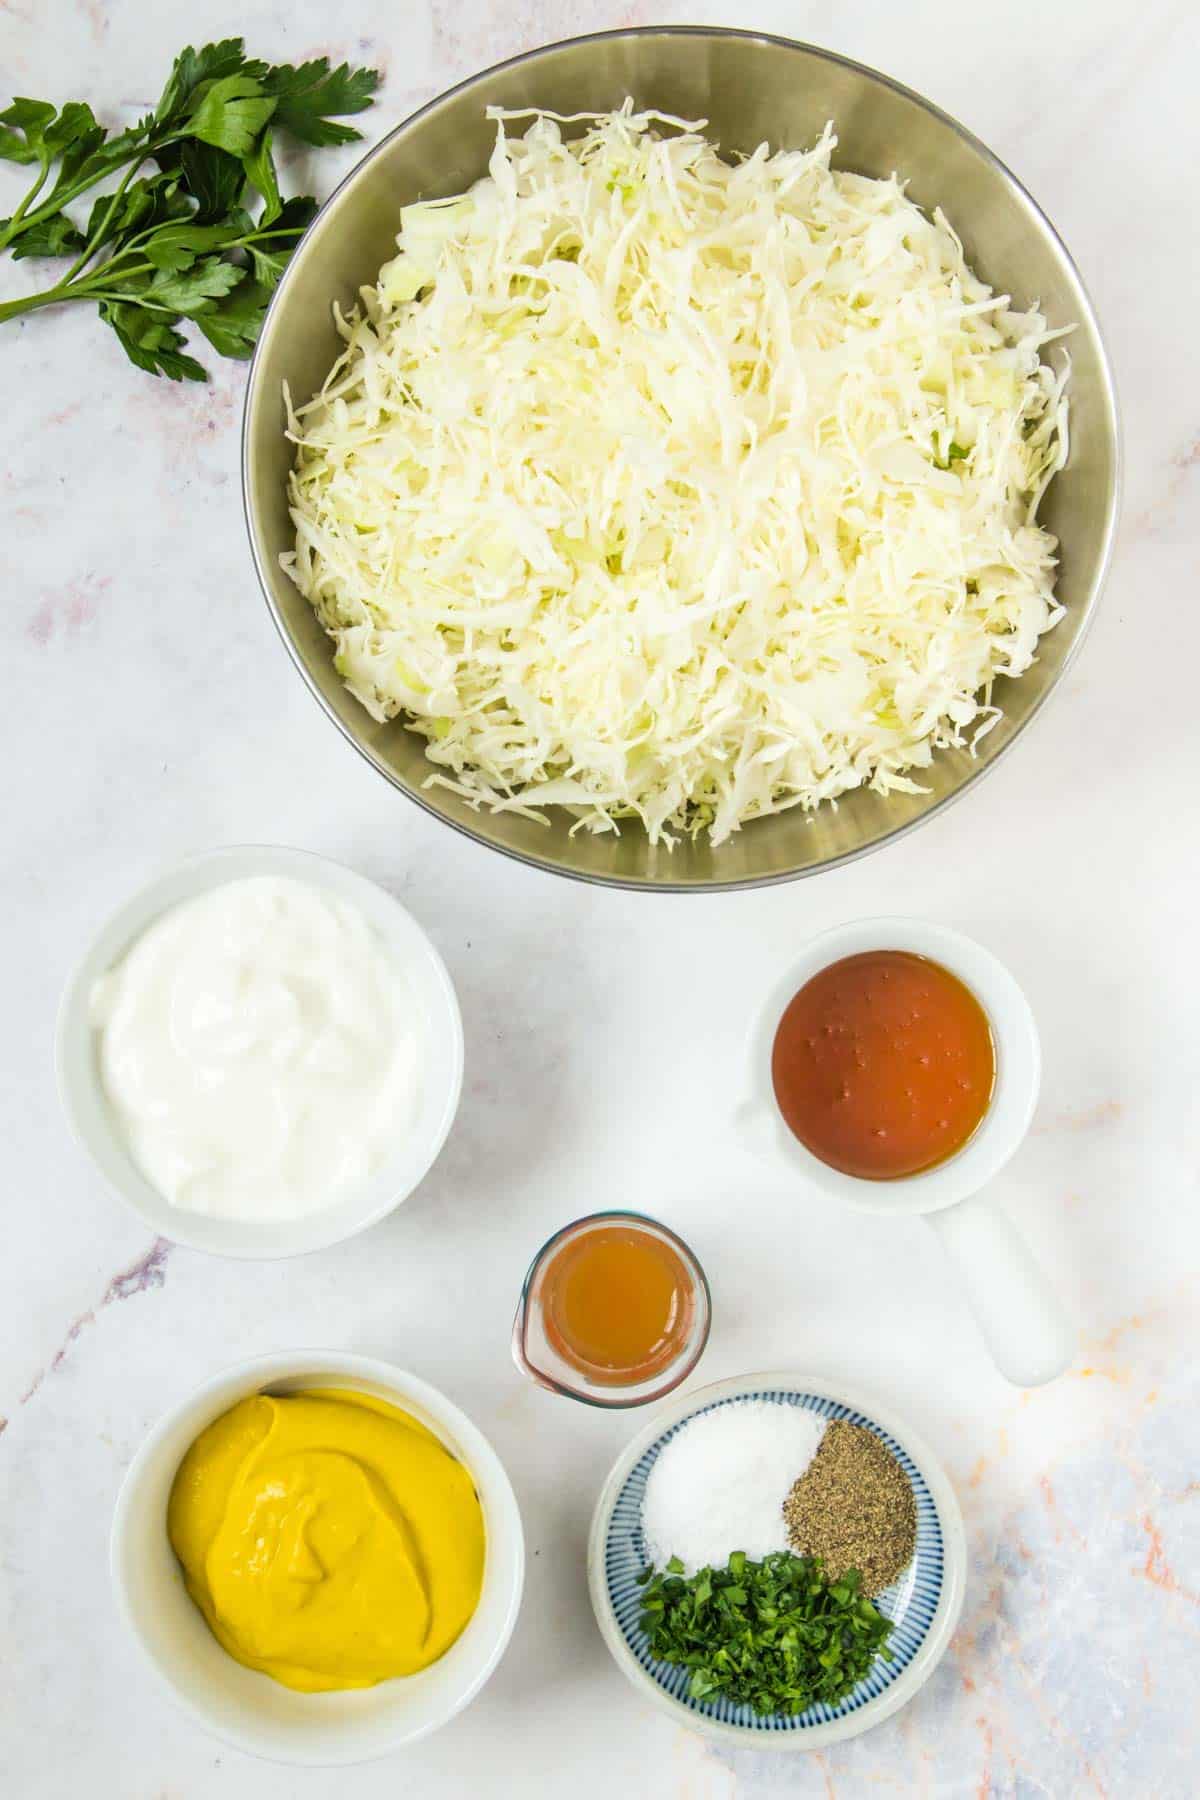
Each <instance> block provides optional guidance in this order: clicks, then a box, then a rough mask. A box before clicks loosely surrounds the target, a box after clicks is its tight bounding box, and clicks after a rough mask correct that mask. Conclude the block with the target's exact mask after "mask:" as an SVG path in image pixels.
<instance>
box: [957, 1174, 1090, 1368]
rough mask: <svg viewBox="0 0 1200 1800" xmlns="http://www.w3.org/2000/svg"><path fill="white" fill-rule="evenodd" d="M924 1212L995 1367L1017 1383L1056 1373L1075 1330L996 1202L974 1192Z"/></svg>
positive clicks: (1070, 1355)
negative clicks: (949, 1204)
mask: <svg viewBox="0 0 1200 1800" xmlns="http://www.w3.org/2000/svg"><path fill="white" fill-rule="evenodd" d="M926 1218H927V1219H928V1222H929V1224H930V1225H931V1227H932V1228H933V1230H934V1232H935V1233H936V1235H937V1236H938V1237H939V1238H940V1239H941V1241H942V1245H943V1247H944V1249H945V1251H946V1254H947V1255H948V1256H949V1258H950V1261H951V1262H952V1263H953V1264H954V1266H955V1269H956V1271H957V1273H958V1276H959V1280H960V1282H961V1283H962V1287H963V1290H964V1292H965V1296H966V1300H967V1304H968V1305H969V1306H970V1308H971V1311H972V1312H973V1313H974V1314H975V1320H976V1323H977V1324H978V1326H979V1329H980V1331H981V1332H982V1333H983V1338H984V1341H985V1343H986V1344H987V1347H988V1349H989V1350H990V1351H991V1354H992V1358H993V1360H994V1362H995V1364H996V1367H997V1368H998V1369H999V1370H1000V1373H1001V1374H1002V1375H1004V1376H1006V1377H1007V1379H1008V1380H1009V1381H1011V1382H1012V1383H1013V1384H1014V1385H1015V1386H1016V1387H1040V1386H1041V1384H1042V1383H1043V1382H1045V1381H1053V1380H1054V1378H1055V1376H1056V1375H1061V1374H1062V1372H1063V1370H1064V1369H1066V1368H1068V1367H1069V1366H1070V1364H1071V1362H1072V1360H1073V1359H1074V1356H1075V1350H1076V1333H1075V1329H1074V1327H1073V1326H1072V1324H1071V1322H1070V1320H1069V1319H1068V1317H1067V1315H1066V1313H1065V1312H1064V1310H1063V1308H1062V1305H1061V1303H1060V1302H1059V1300H1058V1297H1057V1295H1056V1294H1055V1293H1054V1290H1053V1289H1052V1288H1051V1286H1050V1284H1049V1282H1048V1281H1047V1280H1046V1277H1045V1276H1044V1275H1043V1274H1042V1271H1041V1270H1040V1269H1039V1267H1038V1265H1037V1264H1036V1263H1035V1262H1034V1260H1033V1257H1032V1255H1031V1254H1030V1250H1029V1246H1028V1245H1027V1244H1026V1243H1025V1241H1024V1239H1023V1238H1022V1237H1020V1236H1019V1234H1018V1233H1017V1231H1016V1230H1015V1229H1014V1228H1013V1226H1012V1225H1011V1224H1010V1223H1009V1221H1008V1219H1007V1218H1006V1217H1005V1215H1004V1213H1003V1212H1001V1210H1000V1208H999V1207H998V1206H997V1205H996V1204H995V1203H994V1202H991V1201H987V1200H983V1199H981V1198H979V1196H978V1195H977V1196H975V1197H974V1198H973V1199H970V1200H960V1201H959V1202H958V1204H957V1205H955V1206H947V1207H945V1208H943V1209H942V1211H940V1212H934V1213H927V1214H926Z"/></svg>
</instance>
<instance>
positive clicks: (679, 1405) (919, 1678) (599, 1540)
mask: <svg viewBox="0 0 1200 1800" xmlns="http://www.w3.org/2000/svg"><path fill="white" fill-rule="evenodd" d="M760 1392H766V1393H779V1394H789V1395H790V1394H797V1395H802V1394H812V1395H815V1396H816V1397H817V1398H818V1399H822V1400H832V1401H834V1402H835V1403H836V1404H839V1405H841V1406H846V1407H849V1408H850V1410H851V1411H852V1412H858V1413H862V1414H863V1416H864V1417H865V1418H868V1419H870V1420H871V1421H872V1422H873V1423H874V1424H876V1425H879V1426H881V1427H882V1428H883V1430H884V1431H886V1432H887V1433H888V1434H889V1435H890V1436H891V1437H893V1438H894V1439H895V1440H896V1441H897V1443H899V1444H901V1445H902V1446H903V1448H904V1451H905V1453H906V1455H907V1456H908V1457H909V1458H910V1459H911V1461H912V1462H914V1463H915V1464H916V1466H917V1469H918V1471H919V1472H920V1474H921V1475H922V1477H923V1478H924V1481H925V1484H926V1486H927V1488H928V1489H929V1494H930V1498H931V1499H932V1501H933V1505H934V1509H935V1511H936V1513H937V1516H938V1523H939V1525H940V1526H941V1531H942V1586H941V1591H940V1593H939V1595H938V1603H937V1607H936V1609H935V1611H934V1615H933V1618H932V1619H931V1621H930V1624H929V1629H928V1631H927V1632H926V1634H925V1637H924V1639H923V1640H922V1642H921V1644H920V1646H919V1648H918V1650H917V1652H916V1654H915V1655H914V1656H913V1658H912V1661H911V1662H910V1663H909V1664H908V1665H907V1667H906V1668H904V1669H903V1670H901V1672H900V1674H899V1675H898V1676H897V1677H896V1679H895V1681H893V1682H890V1683H889V1684H888V1686H887V1687H886V1688H885V1689H884V1690H883V1692H882V1693H881V1694H879V1695H877V1696H876V1697H875V1699H873V1700H868V1701H867V1702H866V1703H865V1704H864V1705H863V1706H861V1707H859V1708H858V1709H857V1711H855V1712H853V1713H849V1714H847V1716H846V1717H845V1718H843V1719H829V1720H826V1721H824V1722H823V1723H822V1724H819V1725H807V1726H805V1727H804V1728H803V1729H802V1730H799V1731H788V1732H783V1731H773V1732H766V1731H763V1730H759V1729H756V1728H755V1727H754V1726H748V1725H729V1724H726V1723H725V1722H724V1721H723V1720H720V1719H709V1718H707V1717H706V1716H705V1715H704V1714H702V1713H698V1712H695V1711H694V1710H693V1709H692V1708H691V1707H690V1706H687V1705H685V1704H684V1702H683V1701H681V1700H677V1699H676V1698H675V1697H674V1695H672V1694H668V1693H667V1692H666V1691H665V1689H663V1688H662V1687H660V1686H659V1684H658V1682H657V1681H656V1680H655V1679H654V1677H653V1676H652V1675H650V1674H649V1673H648V1672H647V1671H646V1670H645V1669H644V1668H643V1667H642V1665H641V1664H640V1663H639V1662H638V1660H637V1658H636V1657H635V1656H634V1654H633V1652H632V1650H631V1649H630V1647H629V1645H628V1643H627V1642H626V1640H625V1636H624V1633H623V1632H622V1630H621V1628H620V1626H619V1625H618V1623H617V1618H616V1614H615V1612H614V1610H613V1605H612V1600H611V1598H610V1596H609V1591H608V1577H607V1571H606V1567H605V1562H606V1553H607V1546H608V1534H609V1530H610V1528H611V1525H612V1517H613V1512H614V1509H615V1507H616V1503H617V1500H618V1498H619V1497H620V1494H621V1490H622V1489H623V1487H624V1485H625V1482H626V1481H627V1480H628V1478H629V1474H630V1471H631V1470H632V1469H633V1468H634V1467H635V1465H636V1464H637V1463H638V1461H639V1460H640V1458H641V1457H642V1456H644V1454H645V1453H646V1451H647V1450H648V1449H649V1448H650V1447H651V1445H652V1444H655V1443H657V1442H658V1440H659V1439H660V1438H661V1437H662V1436H663V1434H664V1433H665V1432H667V1431H670V1430H671V1428H672V1427H673V1426H675V1425H678V1424H680V1423H681V1422H682V1421H683V1420H684V1419H687V1418H690V1417H691V1416H692V1414H693V1413H697V1412H701V1411H703V1410H704V1409H705V1408H706V1407H708V1406H711V1405H712V1404H713V1403H714V1402H715V1401H719V1400H732V1399H737V1398H739V1397H741V1396H742V1395H745V1394H754V1393H760ZM587 1564H588V1592H589V1594H590V1596H591V1601H592V1610H593V1612H594V1613H595V1615H596V1624H597V1625H598V1627H599V1629H600V1635H601V1637H602V1638H603V1639H604V1642H605V1645H606V1647H607V1649H608V1651H609V1654H610V1655H611V1656H612V1659H613V1661H614V1662H615V1663H616V1665H617V1667H618V1668H619V1669H620V1671H621V1673H622V1674H623V1675H624V1676H625V1678H626V1680H627V1681H629V1682H630V1683H631V1684H632V1685H633V1687H634V1688H636V1690H637V1692H638V1693H639V1694H640V1695H641V1696H642V1697H643V1699H646V1700H649V1701H650V1702H651V1704H652V1705H654V1706H656V1707H657V1708H658V1710H659V1711H660V1712H664V1713H666V1714H667V1715H668V1716H669V1717H670V1718H672V1719H673V1720H674V1721H675V1723H676V1724H677V1725H683V1726H684V1727H685V1728H686V1729H688V1730H690V1731H695V1732H698V1733H699V1734H700V1735H701V1736H702V1737H706V1738H711V1739H714V1740H716V1741H719V1742H721V1743H725V1744H730V1745H736V1746H737V1747H738V1748H739V1749H741V1750H747V1749H755V1750H768V1749H769V1750H780V1751H791V1752H795V1751H802V1750H822V1749H825V1748H827V1747H828V1746H829V1745H830V1744H840V1743H845V1742H846V1741H847V1740H848V1739H850V1738H854V1737H858V1736H859V1735H860V1734H861V1733H862V1732H864V1731H870V1730H871V1729H872V1728H873V1727H874V1726H876V1725H881V1724H882V1723H883V1722H884V1720H885V1719H889V1718H891V1717H892V1715H893V1714H894V1713H897V1712H899V1711H900V1709H901V1707H903V1706H906V1705H907V1704H908V1702H909V1701H910V1700H911V1699H912V1698H913V1696H914V1695H915V1694H916V1693H917V1692H918V1690H919V1689H921V1688H922V1687H924V1685H925V1683H926V1682H927V1681H928V1680H929V1678H930V1676H931V1675H932V1674H933V1673H934V1670H935V1669H936V1668H937V1666H938V1664H939V1663H940V1662H941V1660H942V1657H943V1656H944V1655H945V1653H946V1650H947V1649H948V1647H949V1644H950V1640H951V1638H952V1637H953V1636H954V1633H955V1630H956V1629H957V1627H958V1622H959V1619H960V1617H961V1616H962V1609H963V1599H964V1596H965V1592H966V1574H967V1542H966V1533H965V1531H964V1528H963V1520H962V1511H961V1508H960V1507H959V1503H958V1497H957V1495H956V1494H955V1492H954V1489H953V1487H952V1486H951V1483H950V1479H949V1477H948V1475H947V1474H946V1472H945V1470H944V1469H943V1468H942V1465H941V1462H940V1461H939V1459H938V1457H937V1456H936V1455H935V1454H934V1452H933V1450H932V1449H931V1448H930V1446H929V1444H928V1443H927V1442H926V1440H925V1439H924V1438H923V1437H922V1436H921V1435H920V1433H918V1432H916V1431H914V1430H913V1429H912V1427H911V1426H910V1425H909V1424H908V1423H907V1421H906V1420H904V1419H902V1418H900V1417H899V1416H898V1415H897V1414H896V1413H895V1411H894V1410H893V1409H892V1408H891V1407H890V1406H889V1405H887V1404H886V1402H882V1403H881V1402H880V1401H878V1400H877V1399H876V1397H875V1395H874V1393H873V1392H872V1391H871V1390H869V1389H864V1388H860V1387H858V1386H857V1385H856V1384H847V1383H845V1382H841V1381H837V1382H834V1381H829V1380H828V1379H826V1378H825V1377H823V1376H820V1375H806V1374H804V1373H803V1372H798V1371H796V1370H792V1369H767V1370H762V1371H760V1372H757V1373H755V1372H751V1373H750V1374H747V1375H732V1376H729V1377H728V1378H727V1379H725V1380H723V1381H714V1382H712V1383H710V1384H709V1385H708V1386H707V1387H701V1388H694V1389H693V1390H692V1391H691V1392H690V1393H688V1394H683V1395H679V1396H677V1397H676V1398H675V1399H674V1400H672V1401H671V1402H670V1403H669V1404H668V1405H667V1406H665V1407H663V1408H662V1410H661V1411H660V1412H659V1413H657V1414H656V1416H655V1417H654V1418H653V1419H651V1421H650V1422H649V1424H648V1425H647V1426H646V1427H645V1429H644V1430H642V1431H640V1432H639V1433H638V1435H637V1436H636V1437H635V1438H634V1439H633V1441H632V1442H631V1443H630V1444H628V1445H627V1446H626V1448H625V1449H624V1450H623V1451H622V1452H621V1454H620V1456H618V1458H617V1460H616V1462H615V1463H614V1464H613V1466H612V1468H611V1469H610V1470H609V1473H608V1476H607V1477H606V1479H605V1482H604V1485H603V1487H602V1488H601V1490H600V1494H599V1497H598V1498H597V1501H596V1507H595V1511H594V1512H593V1514H592V1523H591V1529H590V1530H589V1532H588V1548H587Z"/></svg>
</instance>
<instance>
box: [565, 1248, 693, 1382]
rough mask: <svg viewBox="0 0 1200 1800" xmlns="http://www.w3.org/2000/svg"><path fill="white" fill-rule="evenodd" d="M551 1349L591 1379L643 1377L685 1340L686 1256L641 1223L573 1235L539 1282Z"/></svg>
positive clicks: (689, 1313) (689, 1310)
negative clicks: (644, 1228)
mask: <svg viewBox="0 0 1200 1800" xmlns="http://www.w3.org/2000/svg"><path fill="white" fill-rule="evenodd" d="M539 1297H540V1299H541V1305H542V1321H543V1324H544V1327H545V1332H546V1336H547V1338H548V1339H549V1341H550V1343H551V1345H552V1346H553V1348H554V1349H555V1350H556V1351H557V1352H558V1354H559V1355H560V1356H561V1357H562V1358H563V1359H564V1361H566V1362H569V1363H570V1364H572V1366H573V1367H574V1368H577V1369H580V1370H582V1371H583V1373H584V1374H586V1375H588V1376H589V1377H590V1378H591V1380H592V1381H596V1382H609V1383H611V1384H613V1385H614V1386H616V1385H621V1384H625V1383H628V1384H629V1385H631V1386H632V1385H633V1384H635V1383H636V1382H640V1381H645V1380H647V1379H648V1377H650V1376H651V1375H656V1374H657V1373H658V1372H659V1371H660V1370H661V1369H665V1368H666V1367H667V1365H668V1364H669V1363H672V1362H673V1361H674V1360H675V1358H676V1356H678V1354H679V1352H680V1351H681V1350H682V1349H683V1347H684V1345H685V1344H686V1342H687V1339H688V1336H689V1333H690V1332H691V1328H692V1320H693V1316H694V1311H695V1301H694V1297H693V1292H692V1281H691V1277H690V1275H689V1274H688V1271H687V1269H686V1267H685V1266H684V1263H683V1260H682V1258H681V1257H680V1256H679V1254H678V1253H677V1252H676V1251H675V1250H674V1249H672V1247H671V1245H670V1244H667V1243H664V1242H663V1240H662V1239H661V1238H658V1237H656V1236H654V1235H653V1234H652V1233H651V1232H649V1231H645V1230H643V1229H642V1228H640V1227H639V1226H637V1225H632V1224H630V1225H600V1226H597V1227H596V1228H595V1230H592V1231H585V1232H582V1233H581V1234H580V1235H579V1236H578V1237H574V1238H570V1239H568V1240H567V1242H566V1243H564V1244H563V1246H562V1248H561V1249H560V1250H558V1251H556V1252H555V1254H554V1255H553V1256H552V1257H551V1258H550V1260H549V1262H548V1263H547V1265H546V1268H545V1272H544V1274H543V1275H542V1278H541V1282H540V1284H539Z"/></svg>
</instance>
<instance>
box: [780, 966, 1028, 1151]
mask: <svg viewBox="0 0 1200 1800" xmlns="http://www.w3.org/2000/svg"><path fill="white" fill-rule="evenodd" d="M771 1079H772V1084H773V1086H774V1090H775V1098H776V1101H777V1103H778V1105H779V1110H780V1112H781V1113H782V1115H783V1118H784V1121H785V1123H786V1124H787V1126H788V1128H789V1130H791V1131H792V1133H793V1134H794V1135H795V1136H796V1137H797V1138H798V1139H799V1141H800V1142H801V1143H802V1144H803V1145H804V1147H805V1149H807V1150H808V1151H810V1152H811V1153H812V1155H813V1156H816V1157H818V1158H819V1159H820V1161H821V1162H823V1163H826V1164H827V1165H828V1166H829V1167H830V1168H833V1169H838V1170H840V1171H841V1172H842V1173H843V1174H846V1175H854V1176H858V1177H859V1178H861V1179H865V1180H868V1181H895V1180H899V1179H901V1178H903V1177H904V1176H907V1175H917V1174H920V1173H921V1172H922V1171H923V1170H926V1169H931V1168H934V1167H936V1166H937V1164H939V1163H942V1162H945V1161H946V1160H947V1158H948V1157H951V1156H954V1155H955V1154H956V1152H958V1151H959V1150H961V1149H962V1148H963V1146H964V1145H965V1144H966V1143H967V1142H968V1141H969V1140H970V1139H971V1138H972V1137H973V1136H974V1134H975V1132H976V1130H977V1129H978V1127H979V1125H980V1124H981V1122H982V1120H983V1118H984V1116H985V1114H986V1113H987V1110H988V1107H989V1105H990V1103H991V1098H992V1091H993V1088H994V1086H995V1081H996V1049H995V1044H994V1042H993V1038H992V1030H991V1025H990V1024H989V1021H988V1016H987V1014H986V1013H985V1011H984V1009H983V1007H982V1006H981V1005H980V1003H979V1001H978V1000H977V999H976V998H975V995H974V994H973V993H972V992H971V990H970V988H968V987H967V986H966V985H965V984H964V983H963V982H961V981H960V980H959V979H958V977H957V976H956V975H953V974H951V972H950V970H949V969H945V968H943V967H942V965H941V964H940V963H937V962H934V961H932V960H931V959H930V958H929V957H925V956H918V955H916V954H915V953H913V952H912V951H909V950H867V951H863V952H860V953H859V954H858V955H855V956H847V957H843V958H842V959H841V960H840V961H838V962H834V963H831V964H830V965H829V967H828V968H825V969H822V970H820V971H819V972H818V973H817V974H816V975H814V976H813V977H812V979H811V980H809V981H807V982H806V983H805V985H804V986H803V987H802V988H801V989H800V991H799V993H798V994H796V995H795V997H794V998H793V999H792V1000H791V1001H790V1003H789V1004H788V1006H787V1008H786V1009H785V1011H784V1013H783V1017H782V1018H781V1019H780V1021H779V1026H778V1029H777V1030H776V1033H775V1042H774V1045H773V1048H772V1053H771Z"/></svg>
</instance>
